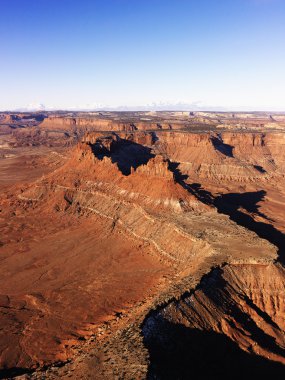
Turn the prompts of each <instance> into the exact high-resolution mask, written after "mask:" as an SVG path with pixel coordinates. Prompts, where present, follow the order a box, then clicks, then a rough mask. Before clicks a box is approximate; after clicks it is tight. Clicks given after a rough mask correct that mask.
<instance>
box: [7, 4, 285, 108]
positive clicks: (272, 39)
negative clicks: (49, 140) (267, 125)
mask: <svg viewBox="0 0 285 380" xmlns="http://www.w3.org/2000/svg"><path fill="white" fill-rule="evenodd" d="M0 15H1V17H0V20H1V21H0V110H13V109H19V108H26V109H32V108H38V107H39V108H40V107H42V108H45V109H96V108H98V107H99V108H100V107H102V108H104V107H105V108H107V107H111V108H112V107H114V108H116V107H121V108H126V109H131V108H132V107H133V108H139V107H146V108H148V107H154V108H155V107H157V108H159V107H162V108H163V107H166V108H167V107H169V108H170V107H171V106H173V107H174V108H175V107H177V108H179V107H182V108H183V107H186V108H189V109H200V108H201V109H208V110H210V109H217V110H218V109H226V110H272V111H285V0H0Z"/></svg>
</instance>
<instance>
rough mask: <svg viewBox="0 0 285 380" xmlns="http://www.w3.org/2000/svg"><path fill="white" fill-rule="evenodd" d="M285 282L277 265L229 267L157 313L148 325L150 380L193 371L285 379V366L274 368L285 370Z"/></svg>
mask: <svg viewBox="0 0 285 380" xmlns="http://www.w3.org/2000/svg"><path fill="white" fill-rule="evenodd" d="M284 281H285V277H284V268H282V267H281V266H275V265H274V264H269V265H268V264H267V265H266V264H265V265H264V264H263V265H262V264H261V265H230V266H229V265H227V266H225V267H223V268H219V269H214V270H213V271H212V272H211V273H210V274H209V275H207V276H205V277H204V278H203V279H202V281H201V283H200V284H199V285H198V287H197V288H196V290H195V291H192V292H188V293H185V294H184V295H183V296H182V297H181V298H180V299H178V300H176V301H173V302H170V303H169V304H168V305H167V306H165V307H162V308H160V309H159V310H158V311H157V312H152V313H151V314H150V316H149V317H148V318H147V319H146V321H145V323H144V325H143V334H144V337H145V344H146V346H147V347H148V349H149V353H150V367H149V374H150V376H153V377H156V376H158V377H160V376H162V375H163V374H164V373H167V372H168V374H169V376H170V377H171V374H172V376H173V375H174V374H176V376H177V377H179V378H185V376H186V374H187V373H189V371H190V370H191V367H192V366H195V368H196V371H197V370H198V371H199V370H201V373H200V374H201V375H203V376H207V375H209V376H210V375H211V376H214V377H215V376H218V375H219V376H221V378H228V376H229V375H230V374H231V375H230V377H232V378H238V377H239V376H241V375H242V374H244V375H246V374H249V373H250V374H251V375H258V374H259V375H261V374H262V373H263V374H275V375H277V376H281V375H282V374H283V375H284V373H285V366H282V365H277V364H276V365H274V364H270V362H269V360H272V361H276V362H280V363H282V364H283V365H284V364H285V339H284V333H285V323H284V318H283V317H282V315H283V314H284V311H285V297H284V291H283V289H284V285H285V283H284ZM214 342H215V343H214ZM213 344H214V345H215V347H216V348H215V350H214V352H213V348H214V345H213ZM238 347H239V348H240V351H239V349H238ZM245 352H247V353H248V354H251V356H249V355H247V354H245ZM209 355H210V357H209ZM256 355H259V357H257V356H256ZM260 357H264V358H265V360H262V359H261V358H260ZM166 359H167V361H166V362H167V363H168V364H166V365H165V364H163V365H162V363H165V362H163V360H166ZM268 359H269V360H268ZM192 360H193V361H192ZM196 360H197V362H196ZM233 361H235V363H236V364H233ZM202 363H204V364H205V363H207V365H206V366H203V364H202ZM235 365H237V368H236V371H237V372H236V373H235V372H233V368H234V366H235Z"/></svg>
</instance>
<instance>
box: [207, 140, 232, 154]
mask: <svg viewBox="0 0 285 380" xmlns="http://www.w3.org/2000/svg"><path fill="white" fill-rule="evenodd" d="M211 141H212V144H213V145H214V148H215V149H216V150H218V151H219V152H220V153H222V154H224V155H225V156H227V157H233V146H231V145H228V144H225V143H224V142H223V140H222V139H219V138H218V137H214V136H212V137H211Z"/></svg>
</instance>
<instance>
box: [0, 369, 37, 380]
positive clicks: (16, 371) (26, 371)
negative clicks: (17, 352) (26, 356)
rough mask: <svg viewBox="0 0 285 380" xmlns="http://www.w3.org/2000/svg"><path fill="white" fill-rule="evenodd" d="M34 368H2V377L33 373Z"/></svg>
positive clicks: (0, 377)
mask: <svg viewBox="0 0 285 380" xmlns="http://www.w3.org/2000/svg"><path fill="white" fill-rule="evenodd" d="M32 372H33V371H32V370H29V369H27V368H20V367H14V368H9V369H2V370H0V379H13V378H14V377H16V376H21V375H25V374H30V373H32Z"/></svg>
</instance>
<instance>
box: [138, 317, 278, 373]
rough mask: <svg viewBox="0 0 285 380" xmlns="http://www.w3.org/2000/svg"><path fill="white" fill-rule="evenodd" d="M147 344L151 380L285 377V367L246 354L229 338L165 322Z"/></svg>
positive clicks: (160, 324)
mask: <svg viewBox="0 0 285 380" xmlns="http://www.w3.org/2000/svg"><path fill="white" fill-rule="evenodd" d="M144 343H145V346H146V348H147V349H148V351H149V355H150V365H149V369H148V377H147V378H148V379H149V380H158V379H160V380H164V379H165V380H167V379H169V380H170V379H171V380H173V379H175V380H184V379H185V380H186V379H187V380H190V379H221V380H222V379H225V380H229V379H239V380H240V379H249V378H251V379H256V378H264V377H265V376H268V377H269V376H270V378H274V379H276V380H277V379H280V380H281V379H283V378H284V377H285V366H283V365H282V364H280V363H277V362H273V361H269V360H267V359H265V358H262V357H259V356H256V355H254V354H248V353H246V352H244V351H243V350H241V349H240V348H239V347H238V346H237V345H236V344H235V343H234V342H233V341H231V340H230V339H229V338H228V337H226V336H225V335H221V334H218V333H215V332H211V331H200V330H197V329H191V328H187V327H185V326H183V325H179V324H174V323H171V322H169V321H167V320H165V319H162V320H161V321H160V323H159V325H158V326H156V330H155V332H154V334H150V335H149V336H148V337H147V338H145V339H144Z"/></svg>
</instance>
